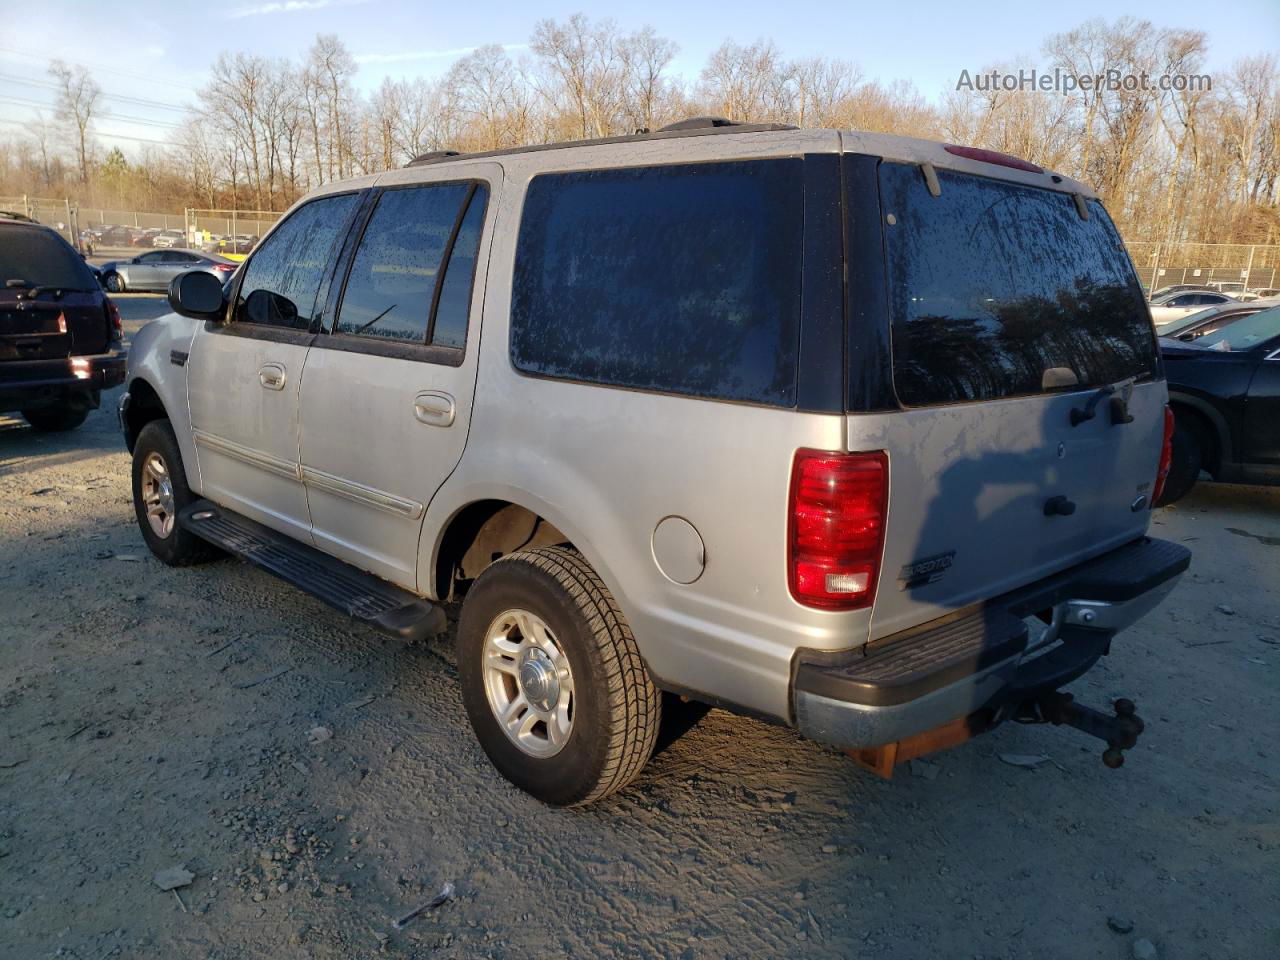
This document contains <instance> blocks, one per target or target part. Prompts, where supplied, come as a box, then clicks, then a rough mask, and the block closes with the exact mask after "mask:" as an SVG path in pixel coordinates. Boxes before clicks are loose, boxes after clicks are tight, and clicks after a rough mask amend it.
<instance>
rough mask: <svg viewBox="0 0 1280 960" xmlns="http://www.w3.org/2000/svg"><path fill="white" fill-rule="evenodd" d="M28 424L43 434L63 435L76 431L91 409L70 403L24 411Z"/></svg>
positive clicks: (80, 404)
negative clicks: (63, 433) (68, 431)
mask: <svg viewBox="0 0 1280 960" xmlns="http://www.w3.org/2000/svg"><path fill="white" fill-rule="evenodd" d="M22 416H23V417H24V418H25V419H26V421H27V423H29V424H31V426H32V427H33V428H34V429H36V430H40V431H41V432H43V433H62V432H64V431H66V430H74V429H75V428H76V427H78V426H80V424H82V423H84V421H85V418H86V417H88V416H89V407H88V406H87V405H85V404H83V403H69V404H67V405H66V406H62V407H39V408H37V409H35V410H23V411H22Z"/></svg>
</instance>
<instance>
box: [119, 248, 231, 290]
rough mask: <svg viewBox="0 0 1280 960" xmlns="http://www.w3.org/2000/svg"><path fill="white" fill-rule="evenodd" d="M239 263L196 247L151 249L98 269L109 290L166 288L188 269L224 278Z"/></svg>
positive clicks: (220, 278) (229, 274)
mask: <svg viewBox="0 0 1280 960" xmlns="http://www.w3.org/2000/svg"><path fill="white" fill-rule="evenodd" d="M237 266H239V264H237V263H235V262H234V261H231V260H228V259H227V258H226V257H222V256H219V255H218V254H216V253H202V252H201V251H199V250H152V251H151V252H150V253H144V254H141V255H140V256H136V257H134V258H133V259H131V260H112V261H109V262H108V263H104V264H102V265H101V266H100V267H99V268H98V269H99V270H100V271H101V273H102V284H103V286H105V287H106V288H107V289H108V290H110V291H111V292H112V293H124V292H126V291H129V290H133V291H144V290H160V291H164V290H168V289H169V281H170V280H172V279H173V278H174V277H176V276H177V275H178V274H180V273H186V272H187V271H188V270H201V271H203V272H205V273H211V274H213V275H214V276H215V277H217V278H218V280H219V281H222V280H226V279H227V278H228V277H230V276H231V274H232V273H234V272H235V269H236V267H237Z"/></svg>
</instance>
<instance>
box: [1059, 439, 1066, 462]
mask: <svg viewBox="0 0 1280 960" xmlns="http://www.w3.org/2000/svg"><path fill="white" fill-rule="evenodd" d="M1066 456H1067V445H1066V444H1065V443H1059V444H1058V459H1059V460H1065V459H1066Z"/></svg>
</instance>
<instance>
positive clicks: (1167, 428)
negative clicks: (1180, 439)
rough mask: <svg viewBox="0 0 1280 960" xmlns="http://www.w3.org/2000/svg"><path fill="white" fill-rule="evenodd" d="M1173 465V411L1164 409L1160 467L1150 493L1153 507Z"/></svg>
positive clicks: (1167, 408) (1158, 499) (1162, 491)
mask: <svg viewBox="0 0 1280 960" xmlns="http://www.w3.org/2000/svg"><path fill="white" fill-rule="evenodd" d="M1172 463H1173V411H1172V410H1170V409H1169V407H1168V406H1166V407H1165V408H1164V443H1163V444H1161V446H1160V466H1159V467H1157V468H1156V484H1155V489H1153V490H1152V491H1151V505H1152V506H1153V507H1154V506H1155V505H1156V504H1157V503H1158V502H1159V501H1160V495H1161V494H1162V493H1164V482H1165V481H1166V480H1168V479H1169V467H1170V465H1171V464H1172Z"/></svg>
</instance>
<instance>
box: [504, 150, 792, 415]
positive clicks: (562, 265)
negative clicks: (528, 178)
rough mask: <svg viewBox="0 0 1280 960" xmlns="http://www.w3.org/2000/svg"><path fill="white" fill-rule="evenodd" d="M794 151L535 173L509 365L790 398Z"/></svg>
mask: <svg viewBox="0 0 1280 960" xmlns="http://www.w3.org/2000/svg"><path fill="white" fill-rule="evenodd" d="M801 163H802V161H800V160H799V159H790V158H788V159H780V160H754V161H742V162H733V163H708V164H696V165H694V164H690V165H681V166H665V167H645V168H630V169H622V170H594V171H588V172H581V173H561V174H547V175H543V176H540V177H536V178H534V180H533V181H532V182H531V183H530V184H529V190H528V194H527V196H526V199H525V205H524V213H523V217H522V220H521V225H520V237H519V247H518V251H517V256H516V269H515V276H514V279H513V289H512V305H511V355H512V361H513V362H514V364H515V366H516V367H517V368H518V369H520V370H524V371H527V372H529V373H534V374H539V375H543V376H551V377H563V378H567V379H571V380H581V381H587V382H592V383H602V384H612V385H616V386H623V387H632V388H638V389H644V390H657V391H662V392H667V393H680V394H692V395H695V396H701V397H710V398H716V399H724V400H741V401H748V402H754V403H765V404H773V405H778V406H791V405H793V404H794V403H795V392H796V387H795V381H796V356H797V351H798V340H799V325H800V266H801V263H800V249H801V230H802V226H803V224H802V199H803V198H802V194H801V187H802V181H801Z"/></svg>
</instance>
